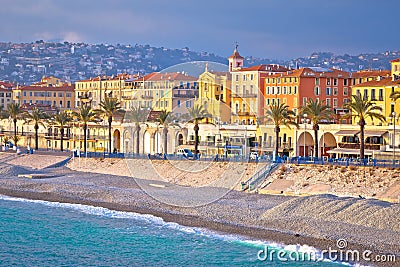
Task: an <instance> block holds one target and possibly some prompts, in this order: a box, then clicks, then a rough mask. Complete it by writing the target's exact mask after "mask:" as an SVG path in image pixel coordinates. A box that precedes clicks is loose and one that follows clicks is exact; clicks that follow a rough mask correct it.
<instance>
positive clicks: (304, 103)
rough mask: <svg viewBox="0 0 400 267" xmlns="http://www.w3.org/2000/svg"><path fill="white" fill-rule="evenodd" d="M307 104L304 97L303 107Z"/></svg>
mask: <svg viewBox="0 0 400 267" xmlns="http://www.w3.org/2000/svg"><path fill="white" fill-rule="evenodd" d="M306 104H307V97H303V106H305V105H306Z"/></svg>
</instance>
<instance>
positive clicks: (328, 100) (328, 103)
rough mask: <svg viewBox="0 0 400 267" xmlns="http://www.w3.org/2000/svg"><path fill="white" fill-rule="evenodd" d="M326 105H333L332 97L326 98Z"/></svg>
mask: <svg viewBox="0 0 400 267" xmlns="http://www.w3.org/2000/svg"><path fill="white" fill-rule="evenodd" d="M326 105H328V106H331V99H330V98H327V99H326Z"/></svg>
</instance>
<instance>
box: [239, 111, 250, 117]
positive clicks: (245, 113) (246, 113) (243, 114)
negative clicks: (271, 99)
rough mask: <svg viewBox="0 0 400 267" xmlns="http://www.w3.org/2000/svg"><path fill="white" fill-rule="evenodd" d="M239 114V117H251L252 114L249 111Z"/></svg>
mask: <svg viewBox="0 0 400 267" xmlns="http://www.w3.org/2000/svg"><path fill="white" fill-rule="evenodd" d="M237 114H238V116H250V112H248V111H239V112H238V113H237Z"/></svg>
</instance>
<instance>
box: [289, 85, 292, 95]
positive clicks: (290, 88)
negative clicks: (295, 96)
mask: <svg viewBox="0 0 400 267" xmlns="http://www.w3.org/2000/svg"><path fill="white" fill-rule="evenodd" d="M291 94H292V87H291V86H289V95H291Z"/></svg>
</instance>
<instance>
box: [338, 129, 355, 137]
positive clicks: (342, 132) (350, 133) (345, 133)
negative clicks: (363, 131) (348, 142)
mask: <svg viewBox="0 0 400 267" xmlns="http://www.w3.org/2000/svg"><path fill="white" fill-rule="evenodd" d="M359 132H360V130H340V131H339V132H337V133H335V135H341V136H354V135H356V134H358V133H359Z"/></svg>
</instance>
